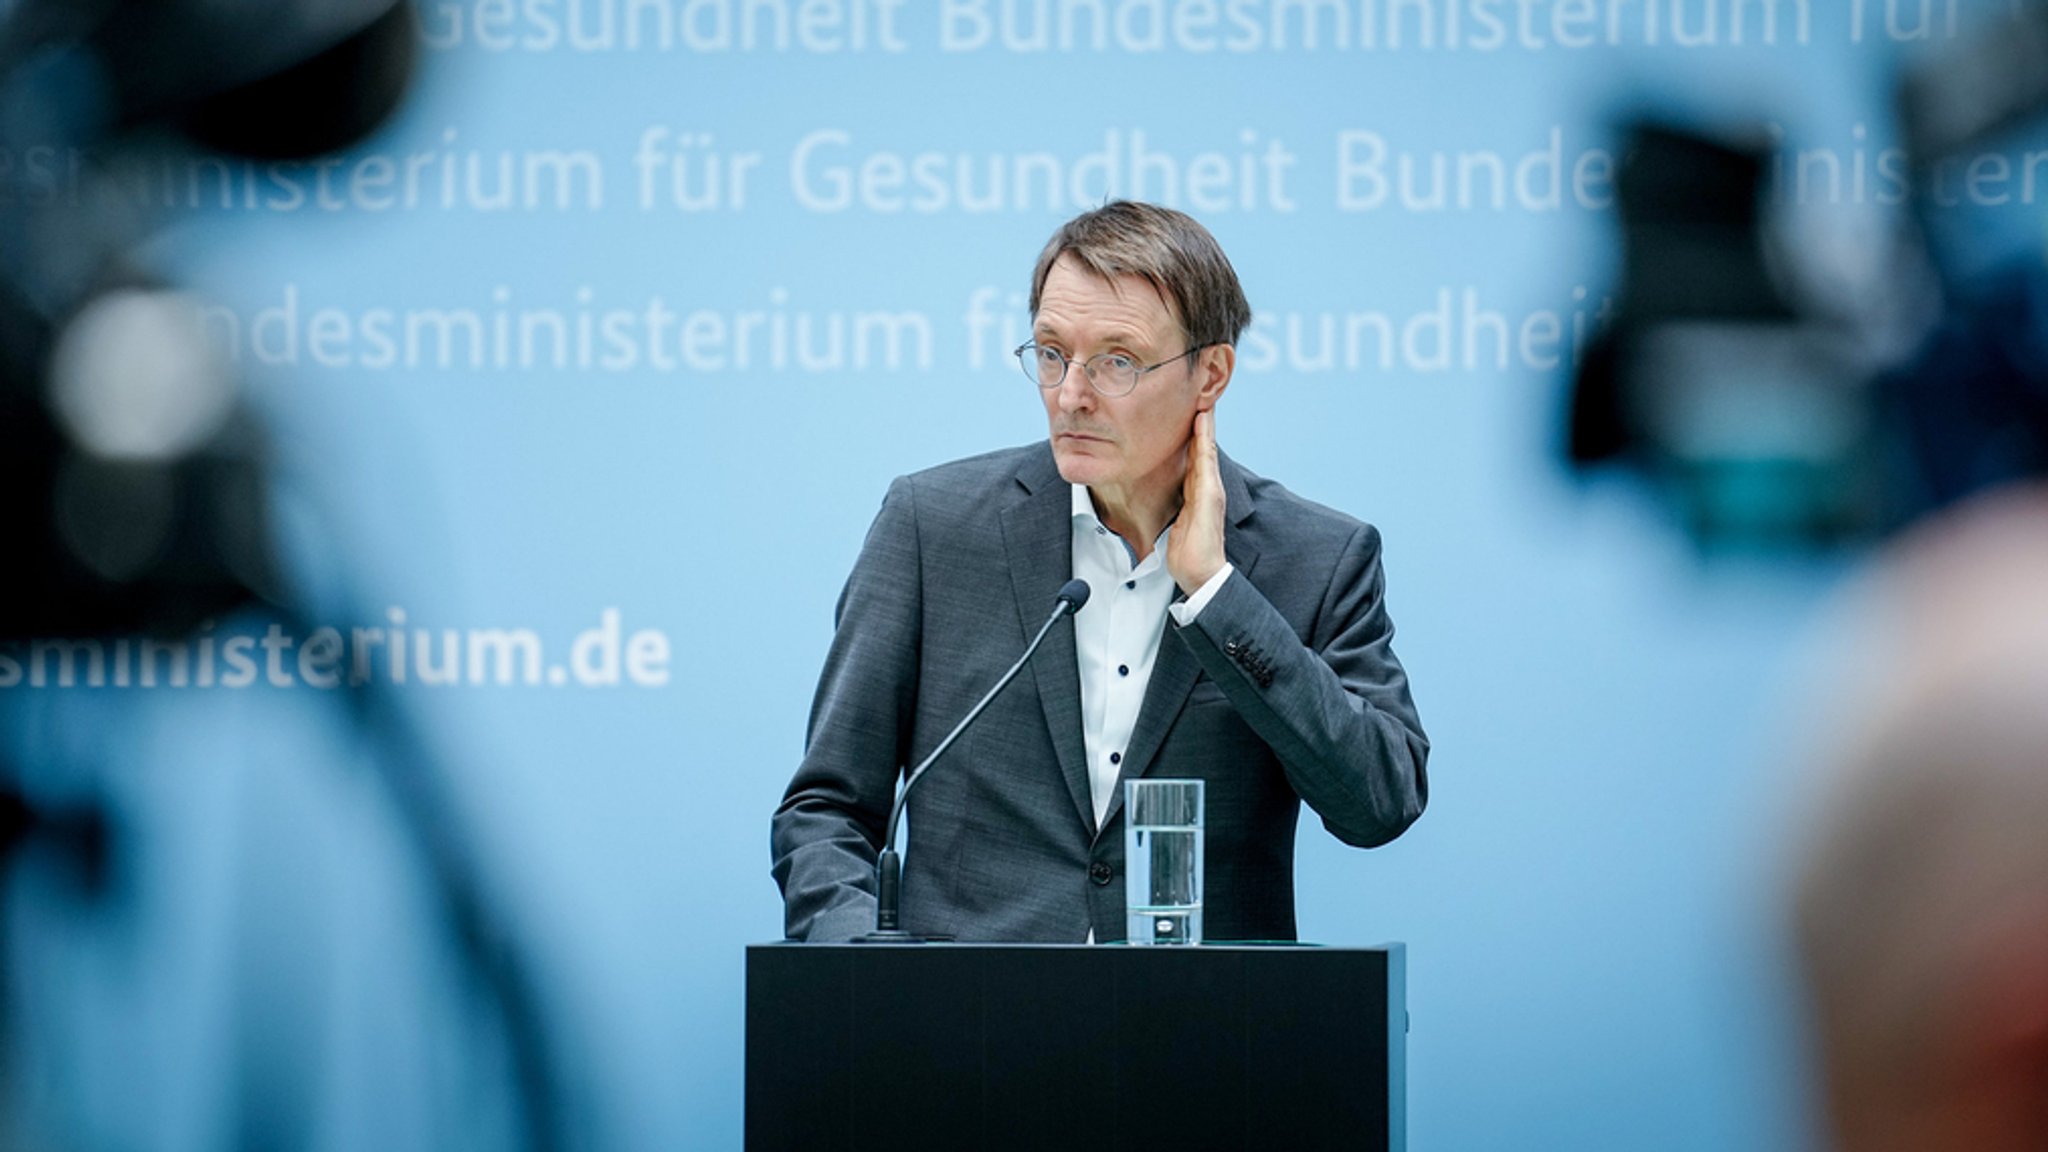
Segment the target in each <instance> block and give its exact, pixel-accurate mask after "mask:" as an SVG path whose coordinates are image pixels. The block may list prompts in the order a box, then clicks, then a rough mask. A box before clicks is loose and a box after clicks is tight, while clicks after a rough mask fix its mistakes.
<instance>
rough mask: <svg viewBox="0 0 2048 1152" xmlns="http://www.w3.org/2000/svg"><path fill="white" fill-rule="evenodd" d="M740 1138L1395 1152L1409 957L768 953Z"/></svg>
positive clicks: (1228, 949) (769, 1151) (755, 995)
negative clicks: (743, 1135)
mask: <svg viewBox="0 0 2048 1152" xmlns="http://www.w3.org/2000/svg"><path fill="white" fill-rule="evenodd" d="M746 994H747V1005H746V1013H747V1052H746V1132H747V1147H748V1148H749V1149H750V1150H754V1152H773V1150H779V1149H803V1150H805V1152H812V1150H818V1152H823V1150H830V1149H846V1150H849V1152H852V1150H859V1149H869V1148H873V1149H885V1148H886V1149H910V1148H933V1149H976V1150H980V1149H1037V1148H1058V1149H1091V1148H1104V1149H1109V1148H1115V1149H1132V1148H1176V1149H1211V1148H1257V1149H1289V1150H1307V1149H1323V1148H1343V1149H1401V1148H1403V1147H1405V1128H1406V1116H1405V1108H1404V1105H1405V1101H1406V1095H1407V1085H1406V1077H1405V1071H1406V1069H1405V1052H1406V1033H1407V1010H1406V963H1405V952H1404V950H1403V948H1402V946H1401V945H1398V944H1395V945H1389V946H1387V947H1383V948H1317V947H1303V946H1297V945H1275V946H1232V945H1201V946H1199V947H1192V948H1175V947H1152V948H1145V947H1131V946H1127V945H1118V944H1108V945H1099V946H1085V945H1009V944H1005V945H988V944H903V945H896V944H890V945H871V944H845V945H828V944H763V945H756V946H753V947H750V948H748V949H747V993H746Z"/></svg>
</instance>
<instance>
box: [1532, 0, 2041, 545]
mask: <svg viewBox="0 0 2048 1152" xmlns="http://www.w3.org/2000/svg"><path fill="white" fill-rule="evenodd" d="M1898 112H1899V122H1900V125H1901V134H1902V136H1903V138H1904V142H1905V143H1904V162H1903V163H1904V166H1905V167H1906V168H1907V169H1908V170H1909V171H1910V185H1909V187H1910V198H1909V200H1908V205H1909V207H1910V212H1909V213H1907V214H1906V215H1905V216H1904V217H1903V218H1902V219H1900V220H1899V221H1897V222H1896V223H1897V228H1896V231H1895V232H1893V233H1891V234H1889V235H1887V236H1884V237H1881V238H1880V240H1881V241H1882V242H1880V243H1872V242H1871V241H1870V240H1869V239H1868V238H1865V239H1864V240H1862V241H1858V240H1856V239H1853V238H1849V237H1846V236H1845V235H1844V234H1839V233H1841V229H1839V228H1838V229H1837V230H1836V231H1837V233H1838V234H1837V235H1834V236H1833V237H1832V239H1829V238H1828V237H1827V230H1826V229H1818V228H1815V227H1813V226H1812V225H1813V224H1814V223H1816V222H1815V221H1813V220H1811V219H1808V220H1800V219H1797V218H1795V212H1794V207H1793V206H1794V205H1796V203H1797V201H1798V200H1799V196H1798V195H1796V194H1795V189H1794V188H1793V187H1788V183H1794V182H1803V180H1804V173H1803V169H1801V167H1800V162H1799V159H1798V157H1797V155H1796V154H1788V153H1787V152H1785V151H1783V150H1781V149H1780V148H1779V147H1777V146H1776V145H1775V144H1774V143H1773V142H1772V141H1771V140H1770V138H1769V137H1768V136H1767V135H1766V134H1765V132H1764V131H1763V129H1762V127H1761V126H1759V127H1758V128H1757V129H1756V130H1754V131H1753V132H1750V133H1746V134H1745V133H1738V134H1734V135H1731V136H1725V137H1718V138H1717V137H1716V136H1714V135H1710V134H1706V133H1702V132H1695V131H1688V130H1683V129H1680V128H1677V127H1674V126H1670V125H1661V124H1653V123H1640V124H1635V125H1633V126H1631V127H1629V128H1628V129H1627V130H1626V132H1625V135H1626V142H1625V153H1624V159H1623V161H1622V163H1621V167H1620V170H1619V173H1618V176H1617V199H1618V203H1619V208H1620V217H1621V224H1622V229H1623V241H1622V246H1623V253H1624V255H1623V261H1622V273H1621V278H1620V284H1619V287H1618V290H1617V293H1616V301H1617V302H1616V308H1615V312H1614V317H1613V320H1612V322H1611V323H1610V324H1609V325H1608V326H1607V327H1606V329H1605V330H1604V331H1602V332H1601V333H1600V334H1599V335H1598V336H1597V337H1596V338H1595V340H1594V341H1593V343H1592V344H1591V345H1590V346H1589V348H1588V350H1587V352H1586V355H1585V356H1584V358H1583V360H1582V362H1581V364H1580V367H1579V369H1578V372H1577V374H1576V376H1575V378H1574V379H1573V382H1572V390H1571V395H1570V399H1569V402H1568V408H1567V414H1566V435H1565V443H1564V445H1563V452H1564V456H1565V459H1566V463H1567V464H1568V465H1569V466H1570V467H1571V468H1572V469H1574V470H1575V471H1579V472H1587V471H1591V470H1593V469H1595V468H1598V467H1601V466H1603V465H1616V464H1618V465H1620V466H1622V467H1623V468H1624V469H1626V470H1627V471H1628V472H1629V473H1630V474H1632V475H1634V476H1637V477H1639V478H1641V479H1643V480H1644V481H1646V482H1648V483H1649V484H1650V486H1651V487H1652V489H1653V491H1654V492H1655V493H1656V495H1657V496H1658V498H1659V500H1660V501H1661V502H1662V503H1663V504H1665V505H1666V506H1667V507H1669V508H1670V509H1671V510H1672V511H1673V512H1674V513H1676V515H1677V517H1678V519H1679V521H1680V522H1681V523H1682V524H1683V526H1684V527H1685V529H1686V531H1687V532H1688V533H1689V534H1690V535H1691V536H1692V537H1693V538H1694V539H1695V540H1697V541H1698V542H1700V543H1701V544H1702V545H1704V546H1720V545H1735V546H1740V547H1756V546H1763V547H1768V548H1789V549H1801V548H1810V547H1815V546H1823V545H1827V544H1830V543H1833V542H1837V541H1841V540H1848V539H1860V538H1869V537H1871V536H1875V535H1879V534H1882V533H1885V532H1888V531H1891V530H1893V529H1895V528H1897V527H1898V526H1900V525H1901V524H1903V523H1905V522H1907V521H1910V520H1911V519H1913V518H1914V517H1916V516H1918V515H1921V514H1923V513H1925V512H1927V511H1930V510H1933V509H1937V508H1940V507H1942V506H1944V505H1946V504H1949V503H1951V502H1953V501H1955V500H1958V499H1961V498H1963V497H1965V496H1967V495H1969V494H1970V493H1972V492H1976V491H1979V490H1981V489H1983V488H1986V487H1988V486H1991V485H1995V484H1998V483H2002V482H2006V481H2010V480H2015V479H2021V478H2026V477H2035V476H2044V475H2048V267H2044V261H2043V252H2042V250H2041V246H2040V244H2039V233H2040V229H2039V228H2038V227H2037V228H2035V229H2034V230H2033V232H2032V234H2031V235H2030V237H2029V246H2028V248H2027V250H2026V251H2025V252H2024V253H2021V254H2019V255H2018V256H2017V257H2015V255H2014V254H2013V253H2011V252H2009V251H2005V252H1994V253H1993V254H1992V255H1991V256H1990V257H1988V258H1987V257H1986V256H1985V255H1984V254H1983V253H1982V252H1980V251H1974V250H1975V249H1983V248H1986V247H1992V248H1995V247H1996V245H1995V244H1994V243H1993V242H1992V241H1991V240H1990V239H1989V235H1988V234H1989V233H1990V232H1991V231H1992V230H1990V229H1987V228H1984V227H1982V224H1981V221H1976V220H1973V219H1972V218H1971V217H1970V216H1969V215H1968V213H1966V212H1963V211H1959V210H1955V209H1954V206H1952V205H1950V206H1944V204H1943V196H1942V194H1941V192H1940V189H1941V188H1942V187H1944V186H1946V185H1953V184H1955V183H1956V182H1957V181H1958V179H1959V177H1958V175H1957V172H1956V168H1957V167H1958V165H1959V163H1960V162H1961V160H1962V159H1963V158H1964V157H1965V156H1966V154H1967V153H1968V152H1969V151H1970V150H1974V149H1979V148H1982V147H1985V146H1986V145H1987V144H1989V143H1992V142H1995V141H1997V140H2001V139H2007V138H2010V137H2011V136H2012V135H2013V134H2015V133H2018V132H2021V131H2023V130H2026V129H2028V128H2030V127H2039V126H2042V125H2043V124H2044V123H2048V0H2019V2H2018V3H2016V4H2015V5H2014V7H2013V8H2012V9H2011V11H2010V12H2009V13H2008V14H2006V15H2003V16H2001V17H1999V18H1998V19H1997V20H1995V21H1994V22H1993V23H1992V24H1991V25H1989V26H1987V27H1985V28H1982V29H1980V30H1979V32H1978V34H1977V35H1975V36H1973V37H1969V38H1966V39H1962V40H1958V41H1956V42H1954V43H1952V44H1950V45H1947V46H1945V47H1944V48H1943V49H1941V50H1940V51H1938V52H1936V53H1934V54H1933V55H1931V56H1929V57H1927V58H1926V59H1924V60H1922V61H1920V62H1919V63H1918V64H1917V65H1916V66H1915V67H1913V68H1912V69H1911V70H1909V71H1908V72H1907V73H1906V75H1905V76H1904V78H1903V79H1902V80H1901V82H1900V84H1899V87H1898ZM1788 155H1790V161H1789V163H1788V160H1787V157H1788ZM1883 170H1884V169H1883V167H1882V166H1880V171H1883ZM1792 171H1796V172H1797V173H1798V175H1797V176H1796V178H1795V177H1794V176H1793V175H1791V172H1792ZM1859 179H1860V177H1859ZM1944 182H1946V185H1945V184H1944ZM1833 207H1834V208H1835V209H1836V210H1837V211H1838V212H1840V211H1841V206H1840V205H1835V206H1833ZM1809 211H1810V210H1809ZM1835 223H1837V224H1840V223H1841V222H1840V221H1835ZM1831 244H1832V247H1833V248H1834V249H1836V251H1833V252H1830V251H1829V248H1830V245H1831ZM1873 250H1874V251H1873ZM1845 251H1846V252H1848V253H1850V254H1851V258H1850V259H1848V260H1847V261H1845V260H1844V259H1843V258H1842V257H1843V256H1844V253H1845ZM1831 263H1832V264H1834V265H1837V266H1839V265H1842V264H1844V263H1848V264H1849V265H1851V268H1850V275H1851V277H1852V278H1853V280H1854V281H1856V282H1854V283H1850V284H1847V285H1843V284H1839V283H1836V284H1832V285H1831V284H1830V277H1829V275H1828V274H1827V271H1826V268H1827V266H1829V265H1830V264H1831ZM1836 271H1837V272H1839V271H1840V268H1839V267H1837V268H1836Z"/></svg>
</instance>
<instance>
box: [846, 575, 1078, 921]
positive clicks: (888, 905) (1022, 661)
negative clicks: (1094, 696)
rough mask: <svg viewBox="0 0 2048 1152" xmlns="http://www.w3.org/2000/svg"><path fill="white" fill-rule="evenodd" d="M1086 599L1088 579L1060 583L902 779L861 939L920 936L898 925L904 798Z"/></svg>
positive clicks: (901, 878)
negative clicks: (1029, 628) (1007, 656)
mask: <svg viewBox="0 0 2048 1152" xmlns="http://www.w3.org/2000/svg"><path fill="white" fill-rule="evenodd" d="M1087 603H1088V582H1087V581H1086V580H1069V581H1067V582H1066V583H1065V584H1063V585H1061V586H1060V592H1059V596H1058V598H1057V599H1056V601H1055V602H1054V604H1053V606H1052V615H1050V616H1048V617H1046V618H1045V624H1044V626H1043V627H1041V628H1039V630H1038V635H1036V636H1034V637H1032V638H1031V643H1030V644H1029V645H1027V646H1026V647H1025V649H1024V654H1023V655H1022V656H1019V657H1017V662H1016V663H1015V664H1012V665H1010V670H1009V671H1008V672H1005V673H1003V678H1002V679H1000V680H998V681H996V686H995V687H993V688H991V689H989V690H988V694H987V695H985V696H983V697H982V698H981V702H980V703H979V704H976V705H975V706H974V707H973V708H972V709H970V710H969V711H968V713H967V715H966V716H964V717H962V718H961V720H960V723H958V724H955V725H954V726H953V730H952V731H951V732H948V733H946V738H945V739H944V740H941V741H939V746H938V747H937V748H934V749H932V751H931V755H929V756H926V757H925V758H924V761H923V763H920V764H919V765H918V766H917V767H916V768H915V769H914V770H912V772H911V773H910V776H909V777H908V778H907V779H905V780H904V781H903V787H902V788H899V789H897V791H896V802H895V803H894V804H893V805H891V806H890V808H889V834H888V836H887V837H886V839H885V840H884V841H883V844H882V854H881V856H879V857H877V858H876V860H875V930H874V931H873V932H871V933H869V934H868V935H866V936H863V937H861V938H860V939H861V941H862V942H865V943H875V944H907V943H912V942H915V941H917V940H918V937H915V936H912V935H911V934H910V933H908V932H905V931H903V929H902V928H901V927H900V926H899V925H900V911H901V906H902V901H903V859H902V857H900V856H898V855H897V854H896V828H897V826H898V825H900V824H901V823H902V822H903V801H904V798H905V797H907V796H909V795H910V790H911V789H912V788H915V787H917V782H918V781H919V780H921V779H923V778H924V774H925V772H927V771H928V770H930V768H931V766H932V764H933V763H935V762H936V761H937V760H938V758H939V757H940V756H943V755H945V752H946V749H948V748H951V747H952V746H953V741H955V740H958V739H959V738H960V734H961V733H962V732H965V731H967V726H968V725H970V724H972V723H974V721H975V718H976V717H978V716H980V715H981V713H982V710H983V709H985V708H987V707H988V706H989V705H990V704H992V703H994V702H995V698H996V697H997V696H998V695H1000V694H1001V693H1002V690H1003V689H1005V688H1008V687H1009V686H1010V681H1012V680H1015V679H1016V678H1017V673H1019V672H1022V671H1023V670H1024V665H1026V664H1029V663H1030V662H1031V657H1032V654H1034V653H1036V652H1037V651H1038V646H1039V644H1041V643H1043V642H1044V640H1045V637H1046V633H1048V632H1051V631H1052V626H1053V625H1054V624H1057V623H1059V621H1060V617H1062V616H1066V615H1069V614H1071V613H1074V612H1079V611H1080V610H1081V609H1082V607H1083V606H1084V605H1086V604H1087Z"/></svg>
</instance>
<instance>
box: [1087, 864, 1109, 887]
mask: <svg viewBox="0 0 2048 1152" xmlns="http://www.w3.org/2000/svg"><path fill="white" fill-rule="evenodd" d="M1110 876H1111V872H1110V869H1109V865H1107V864H1104V863H1103V862H1102V861H1100V860H1097V861H1096V862H1095V863H1093V864H1090V865H1089V866H1088V878H1089V879H1090V880H1093V881H1095V883H1096V884H1097V885H1103V884H1108V883H1109V878H1110Z"/></svg>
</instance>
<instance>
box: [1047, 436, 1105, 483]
mask: <svg viewBox="0 0 2048 1152" xmlns="http://www.w3.org/2000/svg"><path fill="white" fill-rule="evenodd" d="M1052 459H1053V463H1054V464H1056V465H1058V466H1059V470H1060V479H1062V480H1065V481H1066V482H1067V483H1069V484H1095V483H1099V482H1100V481H1101V480H1102V479H1103V478H1104V477H1105V476H1107V475H1108V473H1109V469H1108V467H1107V466H1106V465H1105V463H1104V462H1103V461H1102V460H1099V459H1097V458H1095V457H1093V456H1090V455H1089V454H1088V453H1086V452H1081V451H1076V450H1074V449H1071V448H1064V447H1062V446H1060V444H1059V443H1058V442H1054V444H1053V447H1052Z"/></svg>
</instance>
